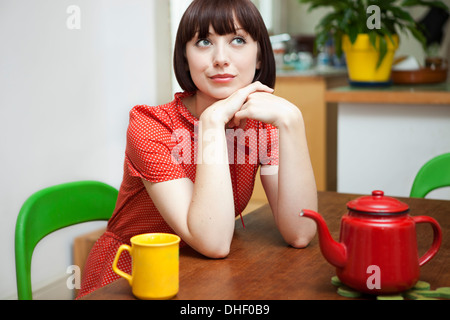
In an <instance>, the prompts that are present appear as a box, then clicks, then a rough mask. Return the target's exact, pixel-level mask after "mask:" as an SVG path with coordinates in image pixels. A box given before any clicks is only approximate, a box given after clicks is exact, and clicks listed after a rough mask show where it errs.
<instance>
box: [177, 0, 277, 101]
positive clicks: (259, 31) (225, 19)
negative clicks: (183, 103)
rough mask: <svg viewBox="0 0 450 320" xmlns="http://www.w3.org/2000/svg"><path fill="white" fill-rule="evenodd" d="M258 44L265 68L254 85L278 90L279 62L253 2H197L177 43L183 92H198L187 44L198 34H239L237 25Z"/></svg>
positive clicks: (186, 16) (185, 17)
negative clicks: (210, 30) (189, 62)
mask: <svg viewBox="0 0 450 320" xmlns="http://www.w3.org/2000/svg"><path fill="white" fill-rule="evenodd" d="M235 18H236V19H237V21H238V22H239V24H240V26H241V27H242V28H243V29H244V30H245V31H246V32H247V33H248V34H249V35H250V36H251V37H252V38H253V40H255V41H256V42H257V43H258V46H259V53H258V58H259V61H260V62H261V64H260V65H261V67H260V69H259V70H256V72H255V78H254V79H253V82H255V81H260V82H261V83H263V84H265V85H267V86H269V87H271V88H274V86H275V77H276V71H275V59H274V56H273V51H272V45H271V43H270V38H269V34H268V32H267V29H266V26H265V24H264V21H263V19H262V17H261V14H260V13H259V11H258V9H257V8H256V7H255V5H254V4H253V3H252V2H251V1H250V0H194V1H193V2H192V3H191V5H190V6H189V7H188V8H187V10H186V12H185V13H184V15H183V17H182V18H181V21H180V25H179V27H178V33H177V37H176V41H175V51H174V69H175V76H176V78H177V81H178V83H179V84H180V86H181V88H182V89H183V90H185V91H189V92H195V91H197V87H196V86H195V84H194V82H193V81H192V78H191V75H190V73H189V68H188V62H187V59H186V43H188V42H189V41H191V39H192V38H193V37H194V36H195V35H196V33H197V32H198V37H199V38H206V37H207V35H208V33H209V27H210V26H212V27H213V28H214V31H215V32H216V33H217V34H219V35H226V34H230V33H236V29H235V21H234V19H235Z"/></svg>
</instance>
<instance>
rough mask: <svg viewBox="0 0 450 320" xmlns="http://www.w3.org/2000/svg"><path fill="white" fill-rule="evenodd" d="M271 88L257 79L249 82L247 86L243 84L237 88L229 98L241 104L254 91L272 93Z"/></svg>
mask: <svg viewBox="0 0 450 320" xmlns="http://www.w3.org/2000/svg"><path fill="white" fill-rule="evenodd" d="M273 91H274V90H273V89H272V88H270V87H268V86H266V85H264V84H262V83H261V82H259V81H256V82H253V83H251V84H249V85H248V86H245V87H243V88H241V89H239V90H237V91H236V92H235V93H234V94H232V95H231V96H230V97H229V99H230V100H236V101H239V103H240V104H241V105H242V104H244V103H245V101H246V100H247V97H248V96H249V95H251V94H252V93H255V92H267V93H273Z"/></svg>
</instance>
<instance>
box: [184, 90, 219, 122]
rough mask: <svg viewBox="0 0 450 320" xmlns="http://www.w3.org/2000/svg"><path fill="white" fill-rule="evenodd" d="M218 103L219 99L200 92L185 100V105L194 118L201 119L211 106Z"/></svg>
mask: <svg viewBox="0 0 450 320" xmlns="http://www.w3.org/2000/svg"><path fill="white" fill-rule="evenodd" d="M217 101H218V100H217V99H215V98H211V97H209V96H206V95H204V94H203V93H201V92H200V91H197V93H196V94H194V95H193V96H190V97H188V98H187V99H185V101H184V104H185V105H186V108H187V109H188V110H189V112H190V113H191V114H192V115H193V116H194V117H196V118H197V119H200V116H201V115H202V113H203V111H205V110H206V109H207V108H208V107H209V106H211V105H212V104H213V103H215V102H217Z"/></svg>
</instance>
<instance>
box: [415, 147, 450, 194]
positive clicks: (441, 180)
mask: <svg viewBox="0 0 450 320" xmlns="http://www.w3.org/2000/svg"><path fill="white" fill-rule="evenodd" d="M448 186H450V153H445V154H442V155H440V156H437V157H435V158H433V159H431V160H429V161H428V162H427V163H425V164H424V165H423V167H422V168H420V170H419V172H418V173H417V175H416V178H415V179H414V182H413V185H412V188H411V192H410V194H409V196H410V197H411V198H425V196H426V195H427V194H428V193H429V192H431V191H433V190H435V189H438V188H442V187H448Z"/></svg>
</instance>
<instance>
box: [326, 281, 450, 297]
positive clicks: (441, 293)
mask: <svg viewBox="0 0 450 320" xmlns="http://www.w3.org/2000/svg"><path fill="white" fill-rule="evenodd" d="M331 283H332V284H333V285H334V286H335V287H338V289H337V293H338V294H339V295H341V296H343V297H347V298H359V297H361V296H362V295H363V294H362V293H361V292H358V291H356V290H354V289H352V288H349V287H347V286H346V285H344V284H343V283H342V282H341V280H339V278H338V277H337V276H334V277H332V278H331ZM439 298H440V299H450V287H442V288H437V289H436V290H430V284H429V283H428V282H425V281H417V283H416V284H415V285H414V286H413V287H412V288H411V289H409V290H407V291H405V292H403V293H399V294H394V295H380V296H377V300H405V299H409V300H439Z"/></svg>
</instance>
